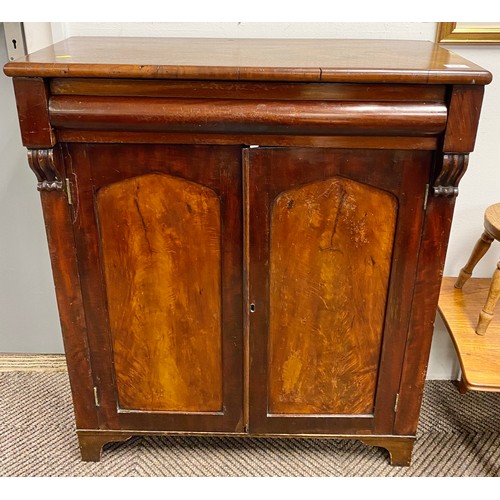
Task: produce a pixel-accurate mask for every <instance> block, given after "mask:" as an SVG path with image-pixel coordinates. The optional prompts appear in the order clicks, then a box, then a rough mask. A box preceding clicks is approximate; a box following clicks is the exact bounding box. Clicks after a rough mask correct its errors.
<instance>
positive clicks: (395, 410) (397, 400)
mask: <svg viewBox="0 0 500 500" xmlns="http://www.w3.org/2000/svg"><path fill="white" fill-rule="evenodd" d="M398 404H399V392H398V393H397V394H396V401H395V402H394V413H397V411H398Z"/></svg>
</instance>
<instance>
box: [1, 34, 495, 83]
mask: <svg viewBox="0 0 500 500" xmlns="http://www.w3.org/2000/svg"><path fill="white" fill-rule="evenodd" d="M4 71H5V73H6V74H7V75H9V76H43V77H98V78H103V77H104V78H110V77H112V78H113V77H115V78H166V79H201V80H262V81H273V80H274V81H304V82H307V81H313V82H314V81H316V82H319V81H323V82H335V81H337V82H341V81H347V82H377V83H399V82H411V83H426V84H427V83H453V84H457V83H465V84H476V85H481V84H486V83H489V82H490V81H491V74H490V73H489V72H488V71H486V70H484V69H482V68H481V67H479V66H477V65H476V64H473V63H471V62H470V61H467V60H466V59H463V58H462V57H460V56H458V55H456V54H453V53H452V52H449V51H447V50H445V49H443V48H441V47H439V46H438V45H435V44H433V43H431V42H426V41H413V40H335V39H287V40H279V39H238V38H236V39H235V38H233V39H224V38H211V39H204V38H190V39H188V38H127V37H74V38H68V39H67V40H64V41H62V42H59V43H57V44H55V45H53V46H50V47H47V48H45V49H42V50H40V51H38V52H35V53H33V54H30V55H28V56H26V57H23V58H21V59H18V60H17V61H13V62H9V63H7V64H6V65H5V68H4Z"/></svg>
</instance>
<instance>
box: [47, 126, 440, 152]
mask: <svg viewBox="0 0 500 500" xmlns="http://www.w3.org/2000/svg"><path fill="white" fill-rule="evenodd" d="M56 137H57V140H58V141H59V142H83V143H98V144H99V143H102V144H129V143H132V144H211V145H214V144H226V145H234V144H258V145H260V146H299V147H300V146H311V147H318V148H342V149H406V150H425V151H434V150H435V149H436V147H437V144H438V138H439V136H424V137H419V136H406V137H404V136H385V137H384V136H379V135H377V136H367V135H364V136H360V135H341V136H339V135H326V136H325V135H285V134H272V135H270V134H260V135H259V134H214V133H204V134H198V133H196V132H185V133H182V132H144V131H137V132H114V131H109V130H108V131H106V130H74V129H71V130H66V129H60V130H57V131H56Z"/></svg>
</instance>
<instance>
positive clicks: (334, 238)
mask: <svg viewBox="0 0 500 500" xmlns="http://www.w3.org/2000/svg"><path fill="white" fill-rule="evenodd" d="M396 213H397V204H396V200H395V198H394V197H393V196H392V195H390V194H389V193H387V192H384V191H381V190H379V189H375V188H373V187H370V186H367V185H363V184H361V183H358V182H354V181H351V180H348V179H342V178H339V177H336V178H331V179H328V180H324V181H319V182H315V183H312V184H307V185H305V186H301V187H300V188H296V189H293V190H288V191H285V192H283V193H282V194H280V195H279V196H278V197H277V198H276V199H275V201H274V203H273V207H272V220H271V251H270V257H271V262H270V311H271V315H270V326H269V348H270V354H269V387H270V388H269V411H270V413H301V414H302V413H311V414H315V413H332V414H364V413H372V411H373V406H374V400H375V386H376V381H377V374H378V363H379V357H380V348H381V339H382V331H383V322H384V314H385V305H386V297H387V289H388V283H389V270H390V263H391V256H392V245H393V240H394V230H395V222H396Z"/></svg>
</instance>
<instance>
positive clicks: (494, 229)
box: [455, 203, 500, 335]
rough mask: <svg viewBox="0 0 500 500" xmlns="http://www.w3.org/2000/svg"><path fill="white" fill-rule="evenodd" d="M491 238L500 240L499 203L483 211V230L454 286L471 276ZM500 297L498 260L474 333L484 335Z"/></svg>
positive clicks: (465, 281) (462, 284)
mask: <svg viewBox="0 0 500 500" xmlns="http://www.w3.org/2000/svg"><path fill="white" fill-rule="evenodd" d="M493 240H497V241H500V203H495V204H494V205H490V206H489V207H488V208H487V209H486V210H485V212H484V232H483V234H482V235H481V237H480V238H479V240H478V241H477V243H476V245H475V246H474V248H473V250H472V253H471V255H470V257H469V260H468V261H467V264H465V266H464V267H463V268H462V269H461V270H460V274H459V276H458V278H457V281H456V282H455V288H462V287H463V286H464V285H465V283H467V280H468V279H469V278H470V277H471V276H472V271H473V270H474V268H475V267H476V264H477V263H478V262H479V261H480V260H481V259H482V258H483V256H484V255H485V254H486V252H487V251H488V249H489V248H490V246H491V244H492V243H493ZM499 298H500V262H498V263H497V268H496V269H495V272H494V273H493V277H492V278H491V283H490V289H489V292H488V297H487V299H486V303H485V304H484V307H483V309H482V310H481V312H480V313H479V319H478V322H477V326H476V333H477V334H478V335H484V334H485V333H486V330H487V328H488V325H489V324H490V322H491V320H492V319H493V313H494V310H495V306H496V304H497V302H498V299H499Z"/></svg>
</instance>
